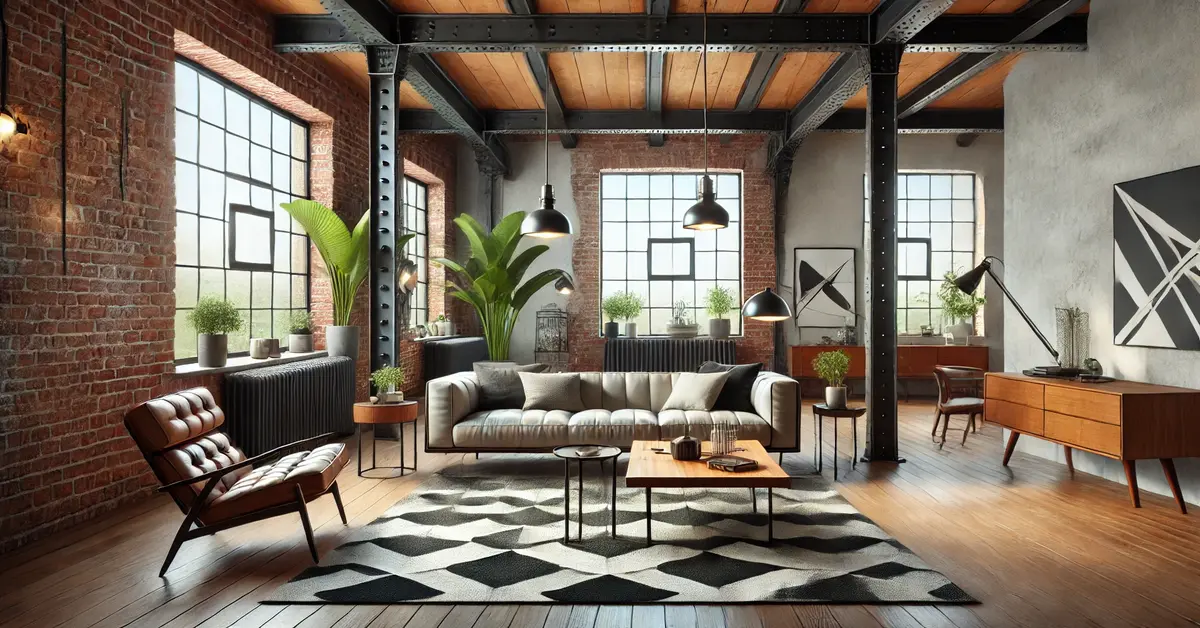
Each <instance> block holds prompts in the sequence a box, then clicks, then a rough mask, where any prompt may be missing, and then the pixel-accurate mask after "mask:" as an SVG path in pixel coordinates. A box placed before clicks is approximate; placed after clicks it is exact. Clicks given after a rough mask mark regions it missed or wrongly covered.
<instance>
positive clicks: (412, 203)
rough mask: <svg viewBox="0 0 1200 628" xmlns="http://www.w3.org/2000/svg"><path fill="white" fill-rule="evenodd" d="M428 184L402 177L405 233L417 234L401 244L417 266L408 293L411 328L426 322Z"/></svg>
mask: <svg viewBox="0 0 1200 628" xmlns="http://www.w3.org/2000/svg"><path fill="white" fill-rule="evenodd" d="M428 201H429V187H428V186H426V185H425V184H424V183H421V182H420V181H417V180H416V179H410V178H408V177H404V201H403V205H404V206H403V208H402V211H401V215H402V216H403V220H404V233H415V234H417V237H415V238H413V239H412V240H410V241H409V243H408V244H407V245H405V247H404V257H406V258H407V259H410V260H412V262H413V263H414V264H416V265H417V289H416V291H414V292H413V293H412V294H410V295H409V296H408V324H409V326H410V327H416V326H417V325H426V324H428V323H429V270H428V269H429V219H428V213H427V211H428V209H427V203H428Z"/></svg>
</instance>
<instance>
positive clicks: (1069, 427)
mask: <svg viewBox="0 0 1200 628" xmlns="http://www.w3.org/2000/svg"><path fill="white" fill-rule="evenodd" d="M989 420H990V419H989ZM1046 438H1052V439H1054V440H1056V441H1059V442H1061V443H1066V444H1068V445H1076V446H1078V447H1080V448H1082V449H1090V450H1092V451H1098V452H1101V453H1106V454H1110V455H1112V456H1117V457H1120V456H1121V427H1120V426H1119V425H1112V424H1109V423H1101V422H1099V421H1089V420H1087V419H1081V418H1079V417H1073V416H1067V415H1065V414H1058V413H1057V412H1049V411H1047V412H1046Z"/></svg>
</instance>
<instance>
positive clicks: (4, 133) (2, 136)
mask: <svg viewBox="0 0 1200 628" xmlns="http://www.w3.org/2000/svg"><path fill="white" fill-rule="evenodd" d="M5 73H6V74H7V72H5ZM27 133H29V125H28V124H25V123H24V122H22V121H20V120H19V119H17V117H16V116H14V115H13V114H12V112H11V111H9V110H8V107H0V142H5V141H8V138H10V137H12V136H14V135H25V134H27Z"/></svg>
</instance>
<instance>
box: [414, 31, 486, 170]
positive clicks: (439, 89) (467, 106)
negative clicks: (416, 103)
mask: <svg viewBox="0 0 1200 628" xmlns="http://www.w3.org/2000/svg"><path fill="white" fill-rule="evenodd" d="M408 64H409V71H408V73H407V75H406V77H405V78H407V80H408V82H409V84H410V85H412V86H413V89H414V90H416V91H417V93H418V94H420V95H421V96H423V97H424V98H425V100H427V101H429V104H430V105H432V106H433V110H434V111H436V112H437V114H438V115H439V116H441V117H442V119H443V120H445V121H446V123H447V124H449V125H450V126H451V127H453V128H454V129H455V131H457V132H458V133H459V134H460V135H462V136H463V138H464V139H466V140H467V143H468V144H470V145H471V147H472V148H473V149H474V150H475V153H476V155H478V156H479V158H480V164H481V165H482V166H483V167H485V168H487V169H489V171H491V172H494V173H496V174H507V172H508V154H507V152H506V151H505V149H504V145H503V144H502V143H501V142H500V140H499V138H495V137H485V136H484V130H485V129H486V128H487V121H486V119H485V118H484V115H483V114H482V113H480V111H479V110H478V109H476V108H475V105H472V104H471V101H470V100H467V97H466V96H464V95H463V94H462V92H460V91H458V88H457V87H455V85H454V82H453V81H451V80H450V77H448V76H446V73H445V72H443V71H442V68H440V67H439V66H438V64H437V63H436V62H434V60H433V59H431V58H430V57H429V56H428V55H423V54H413V55H411V56H410V57H409V60H408Z"/></svg>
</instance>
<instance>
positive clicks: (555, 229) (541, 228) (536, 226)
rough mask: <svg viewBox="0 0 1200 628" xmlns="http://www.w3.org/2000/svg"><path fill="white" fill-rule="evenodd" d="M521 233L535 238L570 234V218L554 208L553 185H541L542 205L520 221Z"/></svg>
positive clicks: (558, 236)
mask: <svg viewBox="0 0 1200 628" xmlns="http://www.w3.org/2000/svg"><path fill="white" fill-rule="evenodd" d="M521 235H527V236H532V237H535V238H545V239H550V238H561V237H563V236H569V235H571V219H570V218H567V217H566V216H564V215H563V214H562V212H560V211H558V210H557V209H554V187H553V186H551V185H550V184H549V183H547V184H546V185H543V186H542V207H541V209H538V210H536V211H533V212H531V213H530V214H529V215H528V216H526V217H525V220H523V221H521Z"/></svg>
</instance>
